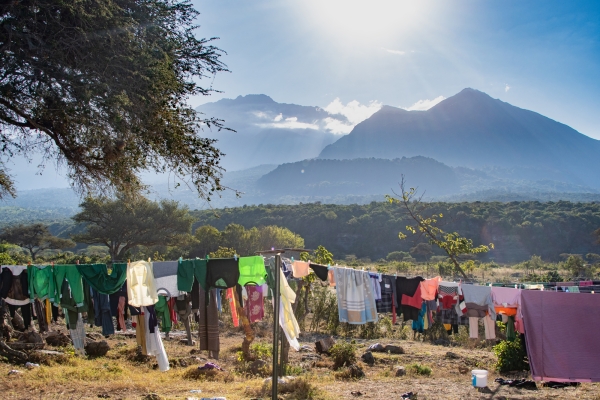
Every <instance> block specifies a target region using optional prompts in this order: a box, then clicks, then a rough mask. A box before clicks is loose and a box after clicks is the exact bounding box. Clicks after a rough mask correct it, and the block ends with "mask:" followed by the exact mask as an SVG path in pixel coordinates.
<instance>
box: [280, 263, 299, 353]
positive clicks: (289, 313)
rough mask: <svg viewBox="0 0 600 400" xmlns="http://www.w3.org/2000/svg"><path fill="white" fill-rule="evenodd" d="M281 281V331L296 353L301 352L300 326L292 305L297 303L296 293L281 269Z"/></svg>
mask: <svg viewBox="0 0 600 400" xmlns="http://www.w3.org/2000/svg"><path fill="white" fill-rule="evenodd" d="M279 279H280V286H279V292H280V293H281V301H280V303H279V304H280V306H279V325H280V326H281V329H283V332H284V333H285V336H286V337H287V340H288V342H289V343H290V346H291V347H292V348H294V349H295V350H296V351H300V343H298V336H299V335H300V327H299V326H298V321H296V316H295V315H294V310H293V309H292V303H294V302H295V301H296V293H294V291H293V290H292V288H291V287H290V285H288V282H287V280H286V279H285V275H284V274H283V271H282V270H281V269H280V270H279Z"/></svg>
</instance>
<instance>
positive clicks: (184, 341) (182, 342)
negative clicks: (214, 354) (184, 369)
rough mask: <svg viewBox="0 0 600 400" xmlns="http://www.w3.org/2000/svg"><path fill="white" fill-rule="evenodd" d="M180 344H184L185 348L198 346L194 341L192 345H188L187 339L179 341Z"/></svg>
mask: <svg viewBox="0 0 600 400" xmlns="http://www.w3.org/2000/svg"><path fill="white" fill-rule="evenodd" d="M179 344H182V345H184V346H195V345H196V341H195V340H192V343H191V344H190V343H188V340H187V339H179Z"/></svg>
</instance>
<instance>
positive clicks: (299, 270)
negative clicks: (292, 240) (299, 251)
mask: <svg viewBox="0 0 600 400" xmlns="http://www.w3.org/2000/svg"><path fill="white" fill-rule="evenodd" d="M308 267H309V264H308V262H306V261H297V260H294V261H293V262H292V276H293V277H294V278H304V277H305V276H308V273H309V271H308Z"/></svg>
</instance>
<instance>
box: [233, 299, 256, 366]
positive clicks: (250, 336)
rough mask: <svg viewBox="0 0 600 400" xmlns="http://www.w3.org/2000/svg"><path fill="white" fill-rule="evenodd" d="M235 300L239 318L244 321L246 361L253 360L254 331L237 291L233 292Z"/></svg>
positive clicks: (243, 344)
mask: <svg viewBox="0 0 600 400" xmlns="http://www.w3.org/2000/svg"><path fill="white" fill-rule="evenodd" d="M233 298H234V300H235V307H236V310H237V314H238V318H239V319H240V320H241V321H242V328H243V329H244V333H245V334H246V336H245V337H244V341H243V342H242V353H243V354H244V359H245V360H248V361H249V360H251V359H253V358H254V357H253V356H252V355H251V354H250V344H251V343H252V341H253V340H254V331H253V330H252V326H250V320H248V317H247V316H246V312H245V309H244V308H243V307H242V306H241V303H240V299H239V298H238V294H237V290H235V289H234V290H233Z"/></svg>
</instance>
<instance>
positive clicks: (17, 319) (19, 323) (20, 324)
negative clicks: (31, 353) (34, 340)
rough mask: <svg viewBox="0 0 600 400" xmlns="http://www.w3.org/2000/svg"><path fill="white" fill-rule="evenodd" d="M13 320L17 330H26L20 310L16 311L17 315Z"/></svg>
mask: <svg viewBox="0 0 600 400" xmlns="http://www.w3.org/2000/svg"><path fill="white" fill-rule="evenodd" d="M11 322H12V326H14V327H15V329H16V330H18V331H24V330H25V322H24V321H23V317H21V315H20V314H19V313H18V312H16V313H15V316H14V317H13V318H12V321H11Z"/></svg>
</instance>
